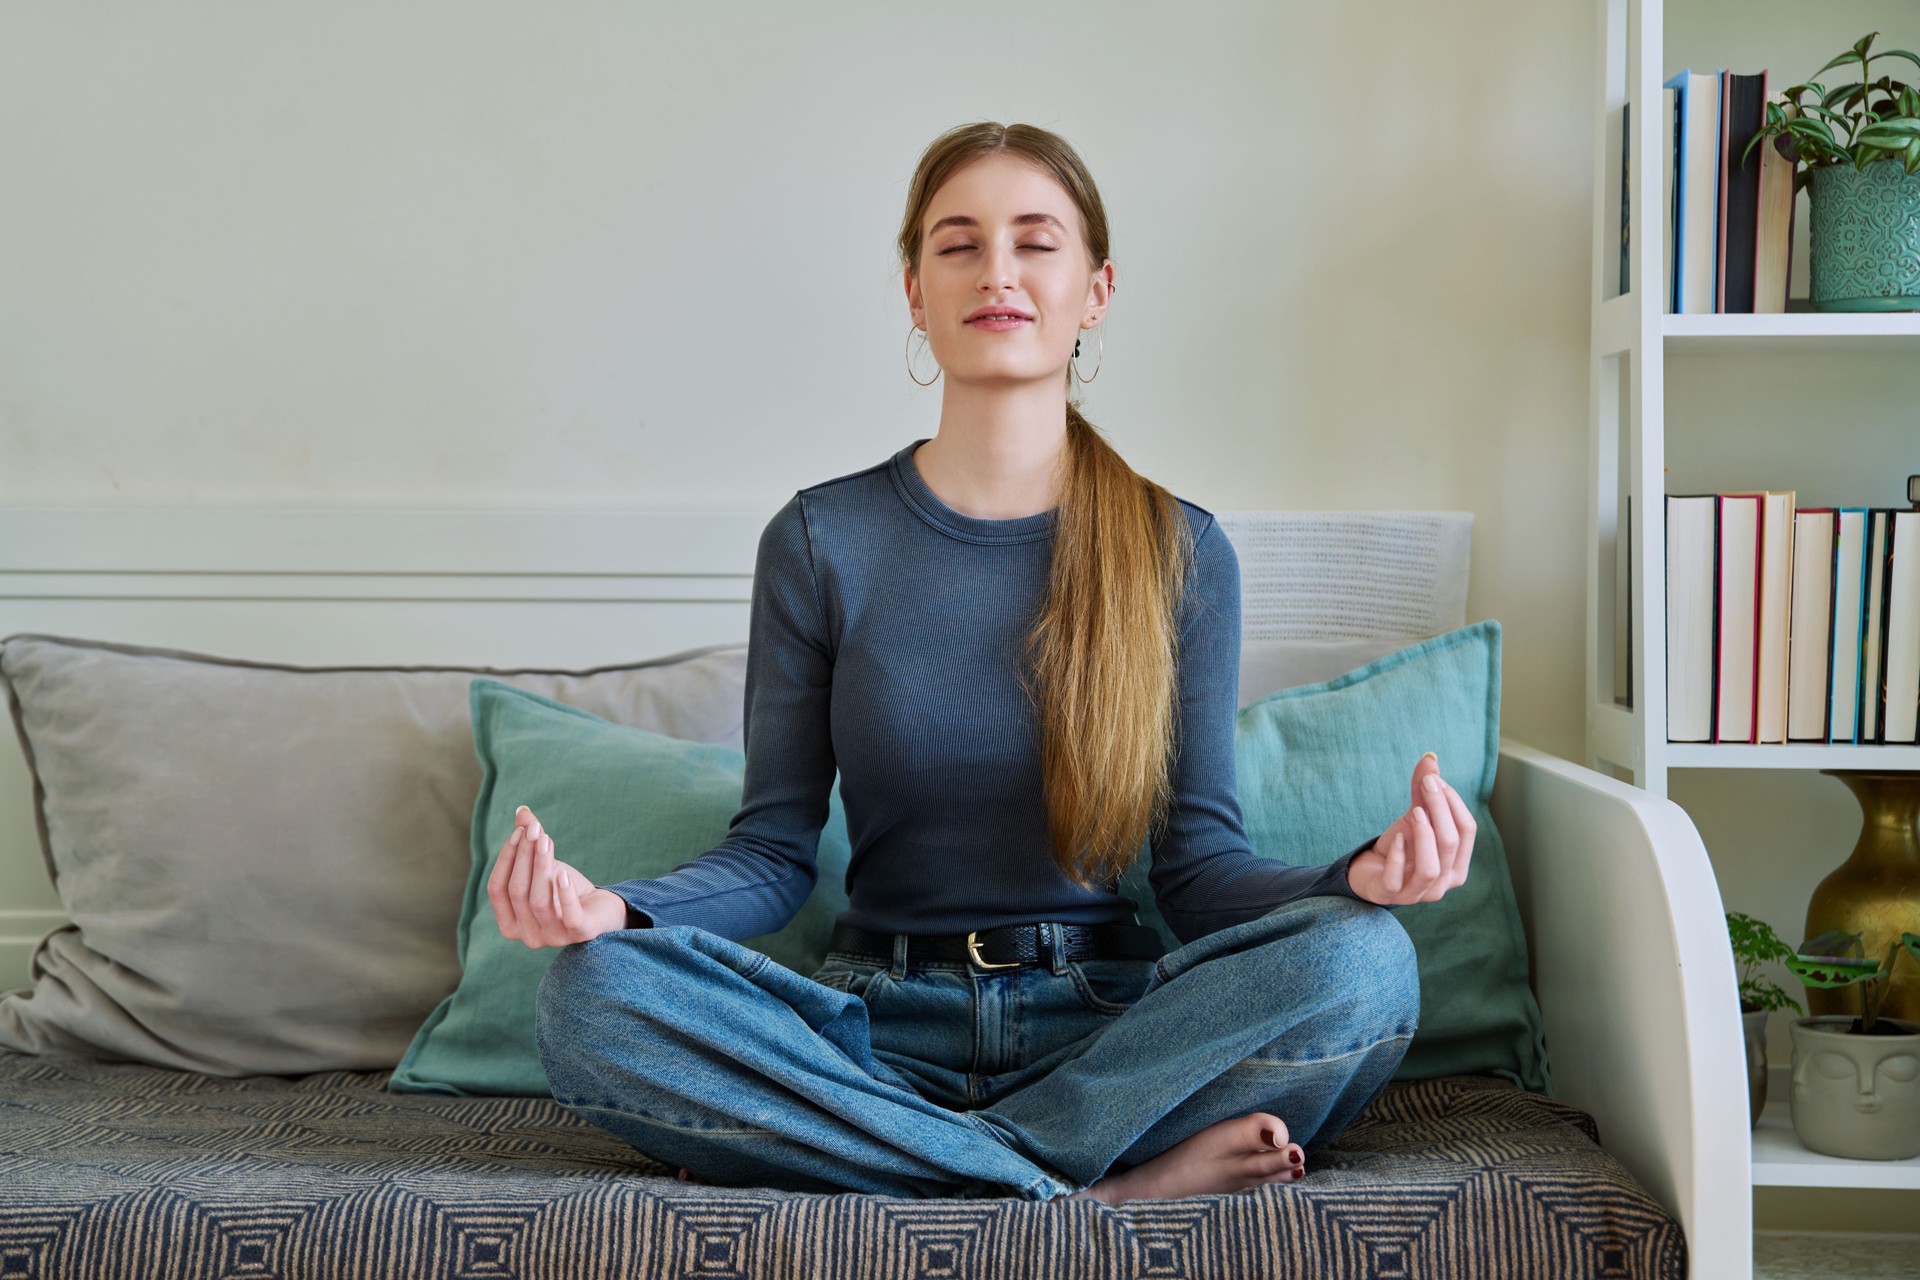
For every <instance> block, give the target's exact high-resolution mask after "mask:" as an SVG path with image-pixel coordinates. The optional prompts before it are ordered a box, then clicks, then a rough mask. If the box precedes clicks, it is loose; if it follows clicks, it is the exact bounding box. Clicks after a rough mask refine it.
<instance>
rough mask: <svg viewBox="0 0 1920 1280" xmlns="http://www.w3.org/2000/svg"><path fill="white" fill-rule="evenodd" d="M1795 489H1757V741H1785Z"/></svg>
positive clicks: (1755, 688)
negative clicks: (1758, 548)
mask: <svg viewBox="0 0 1920 1280" xmlns="http://www.w3.org/2000/svg"><path fill="white" fill-rule="evenodd" d="M1792 597H1793V490H1791V489H1768V490H1765V491H1763V492H1762V493H1761V494H1760V602H1759V608H1758V609H1757V610H1756V611H1755V614H1754V619H1755V622H1754V625H1755V629H1756V630H1757V631H1758V633H1759V634H1758V637H1757V639H1756V643H1755V649H1756V652H1757V657H1756V658H1755V671H1754V685H1753V687H1754V699H1755V700H1754V712H1753V714H1754V722H1755V723H1754V735H1753V740H1754V741H1755V742H1785V741H1786V740H1787V660H1788V652H1787V650H1788V645H1789V644H1790V643H1791V635H1792V626H1793V612H1792Z"/></svg>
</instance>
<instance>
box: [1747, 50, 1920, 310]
mask: <svg viewBox="0 0 1920 1280" xmlns="http://www.w3.org/2000/svg"><path fill="white" fill-rule="evenodd" d="M1879 34H1880V33H1879V32H1878V31H1873V32H1869V33H1868V34H1866V35H1864V36H1862V37H1860V39H1859V40H1858V41H1857V42H1856V43H1855V44H1854V46H1853V48H1852V49H1850V50H1848V51H1847V52H1846V53H1843V54H1840V55H1839V56H1837V57H1835V58H1833V59H1832V60H1831V61H1829V62H1828V63H1827V65H1826V66H1824V67H1821V68H1820V70H1819V71H1816V72H1814V75H1815V76H1818V75H1819V74H1820V73H1821V72H1824V71H1827V70H1828V69H1830V68H1833V67H1838V66H1841V65H1843V64H1847V63H1855V62H1857V63H1859V65H1860V71H1859V76H1860V78H1859V79H1858V80H1854V81H1849V82H1848V83H1846V84H1838V85H1835V86H1834V87H1832V88H1831V89H1829V88H1827V87H1826V86H1824V85H1822V84H1820V83H1818V82H1817V81H1809V82H1808V83H1806V84H1797V85H1794V86H1792V87H1791V88H1789V89H1787V90H1785V91H1784V95H1783V96H1784V97H1785V98H1786V101H1785V102H1784V103H1780V102H1769V103H1768V104H1767V122H1766V124H1764V125H1762V126H1761V128H1760V131H1759V133H1758V134H1756V135H1755V137H1754V138H1753V140H1752V141H1751V142H1749V143H1748V144H1747V149H1746V151H1744V152H1742V153H1741V156H1740V162H1741V163H1742V164H1743V165H1744V164H1745V163H1746V161H1747V157H1748V156H1749V155H1751V154H1752V152H1753V148H1754V147H1755V146H1758V145H1759V143H1760V140H1761V139H1762V138H1786V139H1790V141H1789V142H1788V143H1787V144H1786V145H1785V146H1783V147H1782V150H1783V151H1784V152H1785V153H1786V154H1787V155H1788V156H1789V157H1790V158H1793V159H1797V160H1801V161H1804V162H1805V168H1803V169H1801V170H1800V171H1799V172H1798V173H1797V174H1796V175H1795V177H1794V190H1795V191H1796V192H1797V191H1800V190H1802V189H1804V190H1805V191H1806V192H1807V203H1808V207H1809V209H1810V210H1811V214H1812V222H1811V224H1810V225H1809V227H1808V229H1807V243H1808V264H1807V265H1808V272H1809V291H1810V294H1811V298H1812V302H1813V307H1814V310H1816V311H1912V310H1915V309H1917V308H1920V92H1916V90H1915V89H1914V88H1913V86H1911V85H1909V84H1905V83H1903V82H1901V81H1899V80H1895V79H1894V78H1893V77H1891V76H1887V75H1882V76H1881V77H1880V78H1879V79H1877V80H1876V79H1874V78H1873V69H1872V66H1871V63H1872V61H1873V58H1874V57H1881V58H1905V59H1906V60H1907V61H1908V62H1911V63H1913V64H1914V65H1915V66H1917V67H1920V56H1916V55H1915V54H1912V53H1909V52H1907V51H1906V50H1905V49H1883V50H1881V51H1880V52H1879V53H1878V54H1874V55H1869V53H1868V50H1869V49H1870V48H1872V46H1873V38H1874V37H1875V36H1877V35H1879ZM1807 94H1812V95H1815V96H1814V97H1813V98H1811V99H1809V100H1807V101H1804V102H1803V101H1802V100H1801V99H1802V97H1803V96H1805V95H1807ZM1876 95H1878V96H1877V97H1876ZM1836 131H1837V132H1836ZM1774 145H1776V146H1781V145H1782V144H1780V143H1775V144H1774Z"/></svg>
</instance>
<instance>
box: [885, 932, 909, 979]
mask: <svg viewBox="0 0 1920 1280" xmlns="http://www.w3.org/2000/svg"><path fill="white" fill-rule="evenodd" d="M887 974H888V976H889V977H891V978H892V979H893V980H894V981H895V982H898V981H900V980H901V979H902V978H904V977H906V976H907V935H906V934H904V933H896V934H894V935H893V967H892V968H890V969H888V970H887Z"/></svg>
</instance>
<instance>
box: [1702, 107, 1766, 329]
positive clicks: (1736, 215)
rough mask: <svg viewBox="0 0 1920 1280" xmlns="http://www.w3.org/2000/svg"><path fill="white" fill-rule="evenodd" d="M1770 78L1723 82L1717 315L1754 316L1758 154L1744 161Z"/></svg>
mask: <svg viewBox="0 0 1920 1280" xmlns="http://www.w3.org/2000/svg"><path fill="white" fill-rule="evenodd" d="M1766 97H1767V72H1765V71H1758V72H1754V73H1753V74H1751V75H1742V74H1740V73H1737V72H1728V73H1727V74H1725V75H1723V76H1721V77H1720V149H1719V156H1720V208H1719V216H1720V224H1719V227H1718V232H1719V242H1720V243H1719V258H1718V265H1719V279H1718V281H1717V282H1716V284H1717V287H1716V290H1715V297H1714V310H1715V311H1724V312H1742V313H1750V312H1752V310H1753V290H1754V271H1755V266H1756V262H1755V258H1754V245H1755V237H1756V235H1757V233H1758V231H1759V221H1760V152H1759V150H1758V149H1757V148H1756V149H1755V150H1754V152H1753V154H1752V155H1749V156H1747V157H1746V159H1745V160H1744V161H1742V159H1741V155H1742V153H1744V152H1745V151H1746V149H1747V144H1748V143H1750V142H1752V141H1753V137H1754V135H1755V134H1757V133H1758V132H1760V126H1761V125H1762V124H1765V123H1766V118H1767V114H1766Z"/></svg>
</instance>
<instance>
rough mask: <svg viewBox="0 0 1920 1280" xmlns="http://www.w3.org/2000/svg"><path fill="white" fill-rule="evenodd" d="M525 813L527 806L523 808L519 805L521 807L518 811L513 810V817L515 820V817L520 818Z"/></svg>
mask: <svg viewBox="0 0 1920 1280" xmlns="http://www.w3.org/2000/svg"><path fill="white" fill-rule="evenodd" d="M526 811H527V806H525V805H521V806H520V807H519V808H518V809H515V810H514V811H513V816H514V817H516V818H517V817H519V816H520V815H521V814H523V813H525V812H526Z"/></svg>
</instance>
